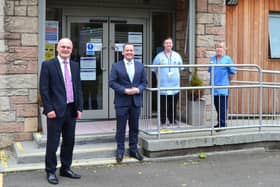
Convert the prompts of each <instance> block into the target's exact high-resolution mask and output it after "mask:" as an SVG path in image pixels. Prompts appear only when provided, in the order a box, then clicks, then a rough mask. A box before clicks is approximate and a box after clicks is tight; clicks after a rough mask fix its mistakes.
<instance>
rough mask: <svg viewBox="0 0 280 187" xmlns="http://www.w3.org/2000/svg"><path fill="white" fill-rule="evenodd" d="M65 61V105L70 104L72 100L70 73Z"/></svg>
mask: <svg viewBox="0 0 280 187" xmlns="http://www.w3.org/2000/svg"><path fill="white" fill-rule="evenodd" d="M67 63H68V62H67V61H64V78H65V88H66V96H67V103H72V102H73V101H74V99H73V86H72V81H71V76H70V72H69V69H68V66H67Z"/></svg>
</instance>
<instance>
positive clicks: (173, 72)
mask: <svg viewBox="0 0 280 187" xmlns="http://www.w3.org/2000/svg"><path fill="white" fill-rule="evenodd" d="M181 64H183V60H182V58H181V56H180V55H179V53H177V52H176V51H172V52H171V55H170V56H169V57H168V56H167V55H166V54H165V52H164V51H162V52H160V53H159V54H157V56H156V57H155V58H154V60H153V65H181ZM182 69H184V68H160V88H174V87H175V88H179V87H180V70H182ZM151 71H154V72H157V71H158V68H152V69H151ZM178 92H179V90H167V91H164V90H161V91H160V94H161V95H175V94H177V93H178Z"/></svg>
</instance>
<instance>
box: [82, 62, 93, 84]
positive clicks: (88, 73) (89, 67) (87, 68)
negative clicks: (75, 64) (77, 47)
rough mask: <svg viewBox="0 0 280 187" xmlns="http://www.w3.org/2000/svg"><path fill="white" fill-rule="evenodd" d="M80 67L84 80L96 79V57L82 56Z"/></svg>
mask: <svg viewBox="0 0 280 187" xmlns="http://www.w3.org/2000/svg"><path fill="white" fill-rule="evenodd" d="M80 67H81V71H80V72H81V80H82V81H94V80H96V57H81V58H80Z"/></svg>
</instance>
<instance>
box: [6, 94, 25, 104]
mask: <svg viewBox="0 0 280 187" xmlns="http://www.w3.org/2000/svg"><path fill="white" fill-rule="evenodd" d="M10 102H11V104H23V103H28V96H12V97H10Z"/></svg>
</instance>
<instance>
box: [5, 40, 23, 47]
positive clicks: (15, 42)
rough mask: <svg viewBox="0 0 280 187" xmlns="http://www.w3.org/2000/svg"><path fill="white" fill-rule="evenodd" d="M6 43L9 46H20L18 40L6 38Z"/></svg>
mask: <svg viewBox="0 0 280 187" xmlns="http://www.w3.org/2000/svg"><path fill="white" fill-rule="evenodd" d="M7 45H8V46H9V47H10V46H20V40H8V42H7Z"/></svg>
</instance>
